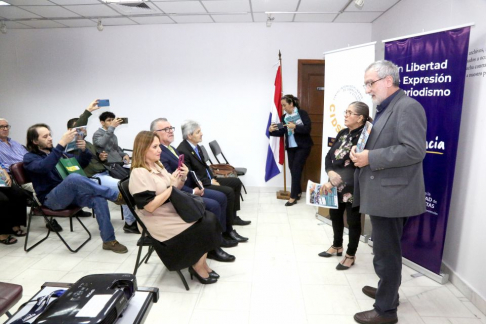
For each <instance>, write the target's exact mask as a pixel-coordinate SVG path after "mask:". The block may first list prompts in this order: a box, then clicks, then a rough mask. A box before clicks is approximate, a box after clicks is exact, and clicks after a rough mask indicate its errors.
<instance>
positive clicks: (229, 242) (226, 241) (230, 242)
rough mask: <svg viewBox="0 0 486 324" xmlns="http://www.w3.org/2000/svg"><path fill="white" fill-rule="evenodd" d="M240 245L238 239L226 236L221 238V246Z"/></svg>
mask: <svg viewBox="0 0 486 324" xmlns="http://www.w3.org/2000/svg"><path fill="white" fill-rule="evenodd" d="M237 245H238V241H237V240H230V239H225V238H223V237H222V238H221V245H220V246H221V247H224V248H232V247H235V246H237Z"/></svg>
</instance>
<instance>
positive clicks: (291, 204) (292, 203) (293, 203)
mask: <svg viewBox="0 0 486 324" xmlns="http://www.w3.org/2000/svg"><path fill="white" fill-rule="evenodd" d="M296 203H297V199H295V200H294V202H290V201H287V202H286V203H285V206H287V207H289V206H293V205H295V204H296Z"/></svg>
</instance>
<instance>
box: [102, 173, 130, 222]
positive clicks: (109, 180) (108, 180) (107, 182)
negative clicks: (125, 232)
mask: <svg viewBox="0 0 486 324" xmlns="http://www.w3.org/2000/svg"><path fill="white" fill-rule="evenodd" d="M93 177H96V178H99V179H100V181H101V184H102V185H103V186H107V187H109V188H111V189H113V190H115V191H116V192H119V190H118V182H120V180H118V179H115V178H113V177H111V176H110V174H109V173H108V171H105V172H101V173H97V174H95V175H94V176H93ZM122 209H123V217H124V218H125V222H126V223H127V224H128V225H132V224H133V223H135V217H133V215H132V212H131V211H130V208H128V206H127V205H122Z"/></svg>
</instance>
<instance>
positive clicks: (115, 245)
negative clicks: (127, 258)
mask: <svg viewBox="0 0 486 324" xmlns="http://www.w3.org/2000/svg"><path fill="white" fill-rule="evenodd" d="M103 250H110V251H113V252H115V253H127V252H128V249H127V247H126V246H125V245H123V244H121V243H120V242H118V241H117V240H114V241H109V242H103Z"/></svg>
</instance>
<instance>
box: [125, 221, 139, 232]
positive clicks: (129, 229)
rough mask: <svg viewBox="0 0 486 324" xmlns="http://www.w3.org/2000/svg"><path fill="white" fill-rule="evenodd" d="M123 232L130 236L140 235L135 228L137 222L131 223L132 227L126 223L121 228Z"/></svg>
mask: <svg viewBox="0 0 486 324" xmlns="http://www.w3.org/2000/svg"><path fill="white" fill-rule="evenodd" d="M123 231H124V232H125V233H130V234H140V231H139V230H138V227H137V222H133V224H132V225H128V224H127V223H125V225H124V226H123Z"/></svg>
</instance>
